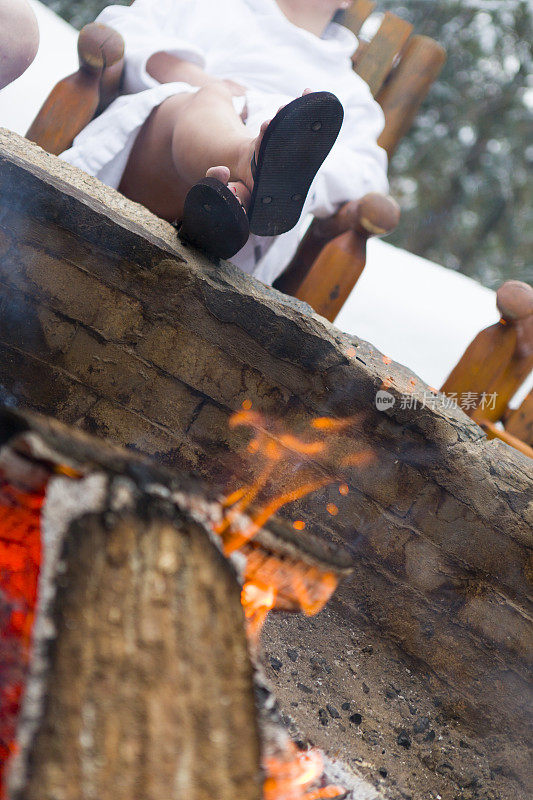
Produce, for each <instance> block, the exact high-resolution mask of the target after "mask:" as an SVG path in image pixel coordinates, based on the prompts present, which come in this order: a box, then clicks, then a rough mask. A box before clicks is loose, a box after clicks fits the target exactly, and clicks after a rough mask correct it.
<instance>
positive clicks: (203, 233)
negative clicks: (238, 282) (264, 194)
mask: <svg viewBox="0 0 533 800" xmlns="http://www.w3.org/2000/svg"><path fill="white" fill-rule="evenodd" d="M178 235H179V237H180V239H181V240H182V241H183V242H185V243H187V244H192V245H194V246H195V247H197V248H198V249H199V250H203V251H204V252H205V253H207V255H209V256H211V257H212V258H231V257H232V256H234V255H235V253H238V252H239V250H240V249H241V248H242V247H244V245H245V244H246V242H247V241H248V237H249V236H250V226H249V225H248V217H247V216H246V211H245V210H244V208H243V207H242V206H241V204H240V202H239V200H238V199H237V197H236V196H235V195H234V194H233V192H232V191H231V189H229V188H228V187H227V186H225V185H224V184H223V183H222V182H221V181H218V180H217V179H216V178H203V179H202V180H201V181H198V183H195V184H194V186H193V187H192V188H191V189H190V190H189V192H188V194H187V197H186V198H185V204H184V207H183V217H182V221H181V225H180V227H179V230H178Z"/></svg>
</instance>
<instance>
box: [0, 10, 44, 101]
mask: <svg viewBox="0 0 533 800" xmlns="http://www.w3.org/2000/svg"><path fill="white" fill-rule="evenodd" d="M38 48H39V27H38V25H37V20H36V18H35V14H34V13H33V11H32V9H31V8H30V6H29V4H28V3H27V2H26V0H0V89H3V88H4V86H7V84H8V83H11V82H12V81H14V80H15V79H16V78H18V77H19V76H20V75H22V73H23V72H24V71H25V70H26V69H27V68H28V67H29V66H30V64H31V62H32V61H33V59H34V58H35V56H36V54H37V50H38Z"/></svg>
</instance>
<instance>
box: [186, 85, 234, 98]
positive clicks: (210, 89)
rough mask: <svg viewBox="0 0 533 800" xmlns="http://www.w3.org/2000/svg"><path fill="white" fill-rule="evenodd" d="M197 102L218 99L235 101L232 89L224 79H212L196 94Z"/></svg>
mask: <svg viewBox="0 0 533 800" xmlns="http://www.w3.org/2000/svg"><path fill="white" fill-rule="evenodd" d="M194 96H195V98H196V100H197V102H201V103H203V102H206V103H209V102H213V101H216V100H224V101H226V102H228V103H231V102H232V101H233V95H232V93H231V90H230V88H229V87H228V86H226V84H224V83H223V82H222V81H212V83H208V84H207V86H202V87H201V88H200V89H198V91H197V92H196V94H195V95H194Z"/></svg>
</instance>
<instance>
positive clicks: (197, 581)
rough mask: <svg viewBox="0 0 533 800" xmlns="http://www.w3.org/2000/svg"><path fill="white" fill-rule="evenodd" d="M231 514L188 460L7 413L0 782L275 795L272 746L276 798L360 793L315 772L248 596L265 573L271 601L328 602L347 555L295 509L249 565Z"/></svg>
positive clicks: (0, 466)
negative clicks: (143, 454)
mask: <svg viewBox="0 0 533 800" xmlns="http://www.w3.org/2000/svg"><path fill="white" fill-rule="evenodd" d="M222 518H223V509H222V506H221V504H220V502H219V501H218V500H216V499H214V498H213V496H212V495H210V493H209V492H208V491H206V490H205V489H204V488H203V487H202V486H201V485H200V484H198V482H195V481H193V480H192V479H190V478H188V477H187V476H183V475H182V476H177V475H175V474H173V473H170V472H169V471H167V470H162V469H160V468H157V467H154V466H153V465H151V464H150V463H149V462H148V461H147V460H143V459H141V458H139V457H135V456H132V455H128V454H127V453H125V452H122V451H120V450H119V449H117V448H112V447H109V446H108V445H106V444H104V443H103V442H99V441H96V440H93V439H90V438H89V437H87V436H85V435H81V434H80V433H74V432H72V431H70V430H68V429H67V428H65V427H64V426H61V425H59V424H57V423H52V422H48V421H47V420H45V419H44V418H37V417H35V416H33V415H28V414H21V413H18V414H15V413H14V412H4V413H3V414H1V415H0V545H1V548H2V549H1V551H0V555H1V557H2V561H1V568H0V626H1V627H0V674H1V675H2V681H1V683H0V704H1V710H2V715H1V719H0V741H1V742H2V745H3V747H4V750H3V752H1V753H0V796H2V797H3V796H4V795H3V794H2V792H1V789H2V785H3V781H2V778H3V777H4V776H3V774H2V773H3V772H4V769H3V768H4V767H5V766H6V764H8V766H9V767H10V770H9V787H10V788H9V793H8V794H7V795H6V796H8V797H9V798H10V800H16V799H17V798H28V800H30V799H31V798H41V797H43V796H45V797H57V796H61V797H63V798H65V800H69V798H72V800H74V798H78V797H80V795H82V794H83V795H85V794H87V793H89V794H90V793H93V794H94V795H95V796H98V797H101V798H102V799H103V800H105V798H108V797H111V796H114V797H117V796H118V797H119V798H121V797H124V798H126V797H128V798H129V797H135V798H137V797H138V798H139V799H140V800H150V798H153V800H160V798H167V797H172V798H176V800H181V798H183V797H187V798H189V797H190V798H199V800H200V799H202V800H203V799H204V798H205V800H212V798H214V797H216V798H226V797H227V798H234V797H239V798H247V797H249V798H259V797H260V796H262V788H261V787H262V783H263V780H264V776H263V772H262V769H261V761H260V756H261V759H262V764H263V767H264V770H265V772H266V782H265V785H264V789H263V791H264V797H265V798H268V800H304V798H305V800H319V798H326V797H337V796H339V795H340V794H344V789H341V788H339V787H334V786H332V785H330V786H329V787H324V786H322V788H320V787H317V786H316V782H317V780H318V779H320V778H321V775H322V772H323V766H322V757H321V755H320V754H319V753H318V752H308V753H304V752H300V751H298V749H297V748H296V747H295V745H293V744H292V743H290V742H289V741H288V739H287V735H286V734H285V733H284V732H283V730H282V729H280V728H279V726H278V725H277V717H276V716H275V715H274V717H272V713H271V712H269V711H268V707H267V705H266V704H265V703H264V702H261V700H260V695H259V694H258V692H257V687H256V686H255V685H254V679H253V674H252V666H251V663H250V661H249V657H248V648H247V645H246V641H245V633H244V631H245V625H244V616H243V613H242V607H241V602H240V601H241V594H240V580H244V581H245V585H244V590H243V592H242V602H243V605H244V607H245V610H248V605H249V604H248V603H247V598H246V590H247V589H248V591H250V589H251V588H252V587H256V588H258V589H259V588H260V587H261V586H262V585H264V586H265V591H268V590H269V589H271V590H275V595H274V598H273V601H272V603H271V604H270V607H283V608H285V609H287V610H291V611H296V610H300V608H301V607H302V603H301V600H300V596H299V594H298V592H297V591H294V592H293V590H292V588H291V585H292V584H294V586H295V587H298V586H304V587H305V596H306V597H308V596H309V597H311V596H313V592H314V593H315V595H314V596H313V606H314V608H313V609H312V610H313V611H314V610H318V609H319V608H321V607H322V606H323V605H324V603H325V602H326V601H327V600H328V599H329V597H330V595H331V593H332V591H333V590H334V588H335V587H336V585H337V582H338V579H339V577H340V575H341V574H343V573H346V572H347V570H348V561H347V557H346V555H344V556H343V554H342V553H328V548H326V547H324V545H323V544H322V543H321V542H320V541H317V542H314V541H313V540H312V539H311V540H309V541H307V542H306V543H303V544H302V543H301V542H298V541H296V540H295V539H294V537H293V536H292V534H291V532H290V531H287V530H286V529H285V528H284V526H281V525H279V524H278V525H274V527H273V529H272V530H265V531H264V532H263V533H262V535H261V536H258V537H257V538H256V539H254V541H253V542H252V541H247V542H246V543H245V546H244V547H242V548H240V550H239V552H238V554H235V555H234V556H233V557H232V560H233V561H234V564H235V568H236V569H232V568H231V566H230V563H229V562H228V561H227V560H226V559H225V558H224V557H223V555H222V554H221V552H220V550H221V548H222V540H221V539H219V538H218V537H217V536H216V534H215V533H214V529H216V527H217V525H219V524H220V521H221V519H222ZM41 551H42V555H41ZM237 573H241V574H242V578H241V579H238V575H237ZM324 576H329V581H328V582H327V586H326V588H325V589H321V583H322V582H323V581H324ZM315 607H316V608H315ZM254 610H255V609H254ZM307 611H308V613H311V610H310V609H309V608H308V609H307ZM255 622H256V623H257V620H255ZM252 633H253V634H254V636H255V635H256V633H257V630H256V629H255V628H254V629H253V631H252ZM32 634H33V635H32ZM255 680H256V681H261V678H260V675H257V676H256V677H255ZM261 686H262V690H263V693H264V692H265V691H266V692H267V696H268V697H269V691H268V689H265V688H264V687H263V684H261ZM24 687H25V692H24V691H23V689H24ZM23 695H24V697H25V699H24V705H23V708H22V712H21V713H19V712H20V709H19V706H20V701H21V698H22V696H23ZM269 702H270V697H269ZM258 710H259V711H260V713H261V715H262V717H263V718H264V721H263V723H262V726H263V727H262V728H261V730H260V726H259V719H258V714H257V712H258ZM17 719H18V725H16V723H17ZM10 756H11V760H10V758H9V757H10Z"/></svg>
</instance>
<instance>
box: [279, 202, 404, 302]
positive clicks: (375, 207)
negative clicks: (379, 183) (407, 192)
mask: <svg viewBox="0 0 533 800" xmlns="http://www.w3.org/2000/svg"><path fill="white" fill-rule="evenodd" d="M399 221H400V207H399V206H398V203H397V202H396V201H395V200H393V198H392V197H389V196H386V195H383V194H378V193H377V192H372V193H370V194H366V195H365V196H364V197H362V198H361V200H353V201H351V202H349V203H345V205H343V206H342V208H341V209H340V210H339V211H338V212H337V213H336V214H334V216H332V217H328V218H327V219H314V220H313V222H312V223H311V225H310V226H309V230H308V231H307V233H306V234H305V236H304V237H303V239H302V241H301V242H300V245H299V247H298V250H297V251H296V254H295V256H294V258H293V259H292V261H291V263H290V264H289V266H288V267H287V269H286V270H285V272H283V273H282V274H281V275H280V276H279V278H277V280H276V282H275V283H274V286H275V287H276V289H279V290H280V291H282V292H285V294H290V295H293V296H294V297H299V296H300V295H299V290H300V287H301V286H302V284H303V282H304V281H305V280H306V278H307V276H308V274H309V272H310V271H311V269H312V268H313V265H314V263H315V262H316V260H317V258H318V257H319V256H320V254H321V252H322V250H323V249H324V247H325V246H326V245H327V244H328V242H330V241H331V240H332V239H335V238H336V237H338V236H341V235H342V234H344V233H347V232H348V231H350V232H352V234H353V235H354V236H356V237H358V238H359V239H360V240H361V247H362V249H363V251H364V250H365V248H366V240H367V239H368V237H369V236H383V235H385V234H386V233H390V232H391V231H393V230H394V228H395V227H396V226H397V225H398V222H399ZM363 266H364V260H363ZM361 271H362V268H361V270H360V271H359V273H358V275H357V277H356V278H355V280H354V281H353V285H355V283H356V281H357V278H358V277H359V274H360V272H361Z"/></svg>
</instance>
